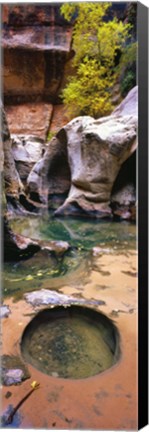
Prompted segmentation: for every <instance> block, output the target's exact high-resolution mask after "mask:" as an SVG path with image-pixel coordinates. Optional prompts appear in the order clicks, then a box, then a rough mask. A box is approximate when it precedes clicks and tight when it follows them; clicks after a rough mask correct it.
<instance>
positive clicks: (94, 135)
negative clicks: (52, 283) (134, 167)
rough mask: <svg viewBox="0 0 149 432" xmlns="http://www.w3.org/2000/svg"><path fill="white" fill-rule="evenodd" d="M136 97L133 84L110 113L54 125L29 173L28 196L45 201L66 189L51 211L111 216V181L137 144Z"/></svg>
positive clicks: (61, 213) (113, 181)
mask: <svg viewBox="0 0 149 432" xmlns="http://www.w3.org/2000/svg"><path fill="white" fill-rule="evenodd" d="M132 95H133V97H132ZM136 101H137V87H136V88H135V89H133V91H131V92H130V93H129V94H128V96H127V97H126V99H125V100H124V101H123V103H122V104H121V105H120V106H119V108H117V110H115V111H114V112H113V114H112V115H110V116H108V117H104V118H100V119H98V120H95V119H94V118H92V117H89V116H83V117H78V118H75V119H74V120H72V121H71V122H69V123H68V124H67V125H66V126H64V127H63V128H62V129H60V131H59V132H58V133H57V134H56V137H55V138H53V139H52V140H51V141H50V143H49V146H48V148H47V151H46V152H45V154H44V156H43V158H42V159H41V160H40V161H39V162H38V163H37V164H36V165H35V166H34V168H33V170H32V171H31V173H30V174H29V177H28V179H27V184H28V193H29V195H32V193H34V192H36V197H37V196H38V197H39V200H41V201H42V200H43V197H44V202H47V204H48V205H49V206H50V197H51V195H52V194H54V193H64V192H65V193H67V197H66V199H65V200H64V202H63V203H62V205H60V207H59V208H58V209H57V210H56V211H55V215H57V216H60V215H69V214H76V215H86V216H95V217H109V216H111V214H112V209H111V194H112V191H113V186H114V183H115V181H116V179H117V176H118V174H119V172H120V170H121V167H122V166H123V164H124V163H125V161H126V160H127V159H128V158H129V157H130V156H131V155H132V154H133V153H134V152H135V150H136V147H137V102H136ZM129 103H130V105H131V107H130V109H129Z"/></svg>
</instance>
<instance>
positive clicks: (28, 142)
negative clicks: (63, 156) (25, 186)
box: [11, 134, 45, 183]
mask: <svg viewBox="0 0 149 432" xmlns="http://www.w3.org/2000/svg"><path fill="white" fill-rule="evenodd" d="M11 138H12V153H13V158H14V161H15V165H16V169H17V171H18V173H19V176H20V179H21V181H22V182H23V183H25V182H26V179H27V177H28V175H29V173H30V171H31V169H32V168H33V166H34V165H35V163H36V162H37V161H38V160H39V159H41V157H42V156H43V153H44V149H45V145H44V141H43V140H42V139H40V138H38V137H37V136H32V135H14V134H12V135H11Z"/></svg>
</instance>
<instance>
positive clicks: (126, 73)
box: [118, 42, 137, 97]
mask: <svg viewBox="0 0 149 432" xmlns="http://www.w3.org/2000/svg"><path fill="white" fill-rule="evenodd" d="M136 58H137V42H133V43H131V44H130V45H129V46H127V47H126V49H125V50H124V53H123V55H122V57H121V61H120V64H119V68H118V73H119V76H120V91H121V95H122V96H123V97H125V96H126V95H127V93H128V92H129V91H130V90H131V89H132V88H133V87H134V86H135V85H136Z"/></svg>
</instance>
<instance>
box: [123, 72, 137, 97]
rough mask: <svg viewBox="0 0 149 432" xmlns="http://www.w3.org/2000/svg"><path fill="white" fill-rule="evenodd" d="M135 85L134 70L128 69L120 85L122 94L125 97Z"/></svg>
mask: <svg viewBox="0 0 149 432" xmlns="http://www.w3.org/2000/svg"><path fill="white" fill-rule="evenodd" d="M134 86H135V75H134V73H133V72H132V71H127V72H126V75H125V77H124V78H123V80H122V82H121V85H120V90H121V95H122V96H123V97H125V96H126V95H127V93H128V92H129V91H130V90H131V89H132V88H133V87H134Z"/></svg>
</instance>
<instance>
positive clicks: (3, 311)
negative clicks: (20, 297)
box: [0, 305, 11, 318]
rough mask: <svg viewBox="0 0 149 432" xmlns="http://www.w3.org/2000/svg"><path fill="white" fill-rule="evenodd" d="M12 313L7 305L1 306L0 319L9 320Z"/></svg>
mask: <svg viewBox="0 0 149 432" xmlns="http://www.w3.org/2000/svg"><path fill="white" fill-rule="evenodd" d="M10 313H11V310H10V308H9V306H7V305H2V306H0V318H8V316H9V315H10Z"/></svg>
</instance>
